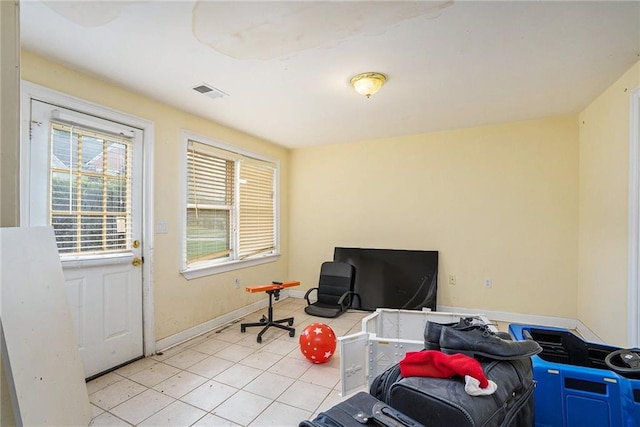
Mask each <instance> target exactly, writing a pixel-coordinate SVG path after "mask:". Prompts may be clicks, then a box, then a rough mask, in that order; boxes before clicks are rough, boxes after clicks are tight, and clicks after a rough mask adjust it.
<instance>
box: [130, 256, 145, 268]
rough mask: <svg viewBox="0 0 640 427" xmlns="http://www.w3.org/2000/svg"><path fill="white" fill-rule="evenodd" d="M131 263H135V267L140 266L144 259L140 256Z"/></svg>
mask: <svg viewBox="0 0 640 427" xmlns="http://www.w3.org/2000/svg"><path fill="white" fill-rule="evenodd" d="M131 264H133V266H134V267H139V266H141V265H142V260H141V259H140V258H134V259H133V261H132V262H131Z"/></svg>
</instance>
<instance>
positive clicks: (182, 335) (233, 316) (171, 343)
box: [156, 290, 289, 351]
mask: <svg viewBox="0 0 640 427" xmlns="http://www.w3.org/2000/svg"><path fill="white" fill-rule="evenodd" d="M288 297H289V294H288V292H287V290H283V291H282V292H281V293H280V301H282V300H284V299H286V298H288ZM268 305H269V299H268V298H264V299H262V300H260V301H257V302H254V303H253V304H249V305H247V306H245V307H242V308H239V309H238V310H234V311H232V312H231V313H227V314H225V315H222V316H220V317H216V318H215V319H211V320H208V321H206V322H204V323H201V324H199V325H197V326H194V327H192V328H189V329H185V330H184V331H182V332H178V333H177V334H175V335H171V336H168V337H166V338H163V339H161V340H158V341H156V351H163V350H166V349H168V348H171V347H175V346H176V345H178V344H182V343H183V342H185V341H189V340H190V339H192V338H195V337H197V336H199V335H202V334H206V333H208V332H211V331H213V330H214V329H218V328H220V327H222V326H225V325H228V324H230V323H233V322H235V321H236V320H238V319H241V318H243V317H244V316H246V315H248V314H251V313H253V312H255V311H257V310H260V309H262V308H265V307H267V306H268Z"/></svg>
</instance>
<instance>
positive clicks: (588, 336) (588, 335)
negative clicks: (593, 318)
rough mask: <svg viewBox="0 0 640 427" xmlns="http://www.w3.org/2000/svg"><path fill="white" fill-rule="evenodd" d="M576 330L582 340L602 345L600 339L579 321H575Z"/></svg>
mask: <svg viewBox="0 0 640 427" xmlns="http://www.w3.org/2000/svg"><path fill="white" fill-rule="evenodd" d="M576 330H577V331H578V333H579V334H580V335H582V338H584V339H585V340H586V341H589V342H593V343H598V344H604V343H603V342H602V339H600V337H599V336H598V335H596V334H595V333H594V332H593V331H592V330H591V329H589V328H588V327H587V325H585V324H584V323H582V322H581V321H579V320H578V321H577V325H576Z"/></svg>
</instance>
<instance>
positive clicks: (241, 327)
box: [240, 326, 247, 334]
mask: <svg viewBox="0 0 640 427" xmlns="http://www.w3.org/2000/svg"><path fill="white" fill-rule="evenodd" d="M240 332H242V333H243V334H244V333H245V332H247V328H245V327H244V326H240Z"/></svg>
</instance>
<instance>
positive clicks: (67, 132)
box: [28, 100, 143, 377]
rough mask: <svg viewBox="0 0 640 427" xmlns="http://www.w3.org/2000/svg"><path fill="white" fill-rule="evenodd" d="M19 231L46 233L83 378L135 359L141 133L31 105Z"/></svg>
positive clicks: (139, 337)
mask: <svg viewBox="0 0 640 427" xmlns="http://www.w3.org/2000/svg"><path fill="white" fill-rule="evenodd" d="M30 123H31V126H30V131H31V135H30V146H29V150H28V152H29V159H28V161H29V185H28V188H29V190H28V202H29V203H28V204H29V209H28V210H29V214H28V217H29V225H31V226H36V225H51V226H53V228H54V231H55V234H56V241H57V245H58V252H59V255H60V260H61V263H62V268H63V271H64V276H65V281H66V291H67V297H68V299H69V303H70V307H71V312H72V316H73V320H74V324H75V328H76V333H77V337H78V345H79V351H80V355H81V358H82V363H83V366H84V372H85V376H86V377H91V376H93V375H96V374H98V373H101V372H104V371H106V370H109V369H111V368H113V367H116V366H118V365H121V364H123V363H126V362H128V361H131V360H133V359H136V358H138V357H140V356H142V355H143V334H142V268H141V264H142V260H143V254H142V244H141V241H140V240H141V236H142V234H141V233H142V227H141V225H142V194H141V193H142V185H141V177H142V148H143V147H142V140H143V139H142V131H141V130H139V129H134V128H131V127H127V126H123V125H121V124H119V123H114V122H110V121H107V120H104V119H100V118H97V117H93V116H89V115H85V114H81V113H78V112H76V111H71V110H66V109H64V108H61V107H58V106H55V105H52V104H48V103H45V102H40V101H36V100H31V120H30Z"/></svg>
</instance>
